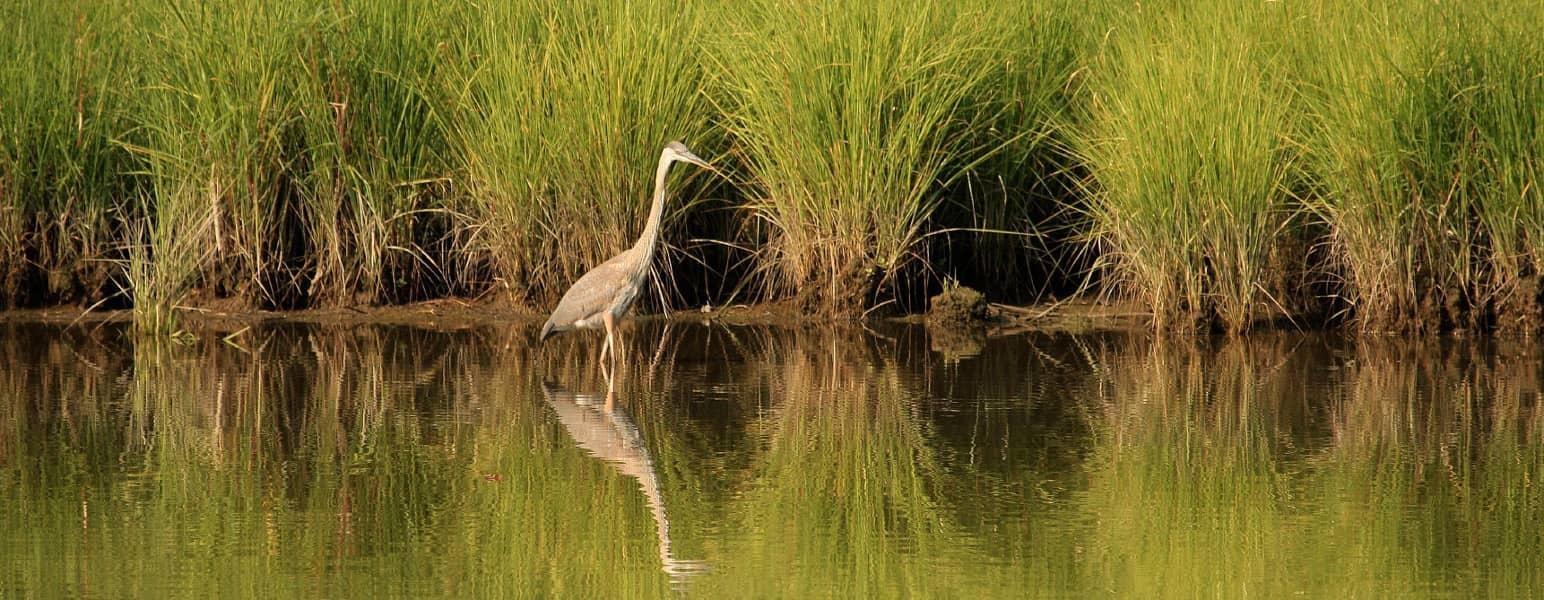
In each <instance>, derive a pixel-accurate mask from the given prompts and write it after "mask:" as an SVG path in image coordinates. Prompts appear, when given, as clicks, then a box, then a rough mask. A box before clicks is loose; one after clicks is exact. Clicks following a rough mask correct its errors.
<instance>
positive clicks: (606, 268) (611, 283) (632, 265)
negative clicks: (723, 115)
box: [541, 142, 712, 356]
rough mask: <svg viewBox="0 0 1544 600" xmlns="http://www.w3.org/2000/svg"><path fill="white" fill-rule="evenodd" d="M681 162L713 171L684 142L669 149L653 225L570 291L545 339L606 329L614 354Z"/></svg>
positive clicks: (657, 177) (659, 176)
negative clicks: (669, 181) (673, 171)
mask: <svg viewBox="0 0 1544 600" xmlns="http://www.w3.org/2000/svg"><path fill="white" fill-rule="evenodd" d="M678 160H680V161H686V162H690V163H693V164H696V165H700V166H703V167H707V168H710V169H711V168H712V167H709V166H708V164H707V163H706V162H704V161H703V160H702V159H700V158H697V155H695V154H692V152H691V151H690V150H688V149H686V146H684V145H682V144H681V143H680V142H671V143H669V144H667V145H665V150H664V152H662V153H660V157H659V167H658V169H657V170H656V171H655V173H654V200H653V204H652V205H651V206H650V207H649V221H648V224H646V225H645V226H644V228H643V235H641V236H639V237H638V241H637V242H636V243H634V244H633V247H632V248H628V249H627V250H625V251H623V252H622V253H621V254H618V255H616V256H613V257H611V259H609V260H607V261H606V262H603V263H601V264H600V266H597V267H595V268H593V269H590V270H589V271H588V272H586V273H585V274H584V275H582V276H580V277H579V280H578V281H575V282H574V285H573V286H572V287H569V288H568V291H567V292H565V293H564V294H563V299H562V300H559V301H558V305H557V308H554V309H552V315H551V316H550V317H548V318H547V322H546V323H545V324H543V325H542V328H541V339H542V340H546V339H547V338H548V337H551V336H552V335H553V334H555V333H560V332H563V331H568V330H571V329H595V328H600V327H604V328H605V329H606V344H605V347H606V348H607V349H613V351H614V348H615V345H614V342H613V338H614V337H615V329H616V322H617V320H619V319H621V318H622V316H623V315H624V314H626V313H627V309H629V308H631V307H632V305H633V301H634V300H637V299H638V293H639V291H640V290H641V289H642V288H643V281H644V279H645V278H646V277H648V274H649V265H650V264H651V263H653V261H654V249H655V247H656V246H658V245H659V222H660V219H661V218H662V217H663V216H664V212H665V175H666V174H667V173H669V171H670V165H671V164H672V163H674V162H675V161H678ZM613 356H614V355H613Z"/></svg>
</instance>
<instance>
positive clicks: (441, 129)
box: [294, 0, 477, 305]
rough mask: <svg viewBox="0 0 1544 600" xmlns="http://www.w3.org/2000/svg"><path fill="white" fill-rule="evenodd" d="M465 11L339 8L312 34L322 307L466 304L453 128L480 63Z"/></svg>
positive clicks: (307, 152) (305, 60) (309, 162)
mask: <svg viewBox="0 0 1544 600" xmlns="http://www.w3.org/2000/svg"><path fill="white" fill-rule="evenodd" d="M475 8H476V7H474V6H472V5H470V4H468V3H465V2H459V1H456V2H436V3H423V2H411V1H405V0H404V1H388V2H348V3H340V4H333V5H331V6H330V7H329V9H328V11H327V12H326V13H325V14H324V19H325V20H324V21H323V24H324V25H325V26H326V28H325V29H321V30H317V31H312V32H305V35H306V40H305V46H304V49H303V52H304V54H303V55H302V56H300V57H299V58H300V60H301V63H302V64H303V65H304V68H305V75H306V77H305V79H304V81H303V82H302V86H301V87H300V89H298V90H297V95H298V96H299V97H300V98H302V99H303V101H304V105H303V106H302V108H301V111H300V112H301V118H302V119H303V122H304V124H303V125H302V129H303V131H304V132H305V140H306V141H305V148H303V154H302V156H300V157H297V159H299V160H303V161H304V172H303V176H304V177H305V180H304V181H303V182H301V183H302V186H303V187H302V190H301V194H302V195H303V199H304V201H303V203H302V205H301V206H300V207H298V208H297V212H299V213H300V215H301V216H300V220H301V221H303V228H302V232H303V234H304V239H305V244H304V245H303V246H302V247H299V248H296V249H295V251H294V253H295V254H297V255H300V256H296V257H295V259H296V260H297V261H298V262H301V263H302V264H303V265H304V270H305V277H306V279H307V281H305V282H304V286H305V287H304V289H302V290H301V291H302V292H303V293H305V294H306V295H307V297H309V298H310V300H311V303H313V304H333V305H336V304H345V303H376V302H401V301H406V300H413V299H420V298H424V297H437V296H442V295H446V294H450V293H456V292H465V291H467V286H468V285H475V283H474V282H473V280H474V279H475V276H474V274H473V273H470V272H468V271H467V270H466V269H467V268H469V266H468V265H467V263H465V262H464V261H461V260H459V257H458V256H457V252H458V250H459V249H460V247H461V246H464V245H465V239H464V237H465V236H467V235H469V234H468V231H467V228H468V222H467V218H466V215H465V214H463V212H462V210H463V206H462V205H463V203H464V202H465V199H464V190H463V189H461V188H462V187H464V185H460V184H458V179H459V178H460V177H459V175H460V173H461V171H462V164H461V163H462V161H461V153H460V149H459V146H458V145H457V144H456V142H455V139H454V135H453V128H454V127H455V126H456V123H458V122H459V119H460V118H461V117H462V110H463V105H462V95H463V94H464V93H465V90H464V88H465V85H464V83H463V82H464V80H465V79H466V77H467V76H468V71H469V70H470V69H471V67H470V66H469V65H468V62H467V61H468V55H469V54H471V53H472V52H473V51H474V48H473V47H472V42H473V40H471V39H469V37H468V36H469V34H470V32H471V30H472V25H471V24H470V23H468V22H467V21H468V19H467V18H466V15H467V14H468V13H471V14H477V13H476V10H475Z"/></svg>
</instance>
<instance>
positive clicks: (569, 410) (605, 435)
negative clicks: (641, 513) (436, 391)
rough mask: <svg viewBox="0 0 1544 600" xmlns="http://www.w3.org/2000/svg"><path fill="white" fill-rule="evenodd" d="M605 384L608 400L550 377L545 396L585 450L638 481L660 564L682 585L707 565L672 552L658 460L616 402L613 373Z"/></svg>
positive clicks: (630, 419) (543, 394)
mask: <svg viewBox="0 0 1544 600" xmlns="http://www.w3.org/2000/svg"><path fill="white" fill-rule="evenodd" d="M606 383H607V385H606V395H605V398H604V399H601V398H600V397H599V394H575V393H571V392H567V391H564V390H563V389H562V388H559V387H558V386H556V385H555V384H553V383H552V382H550V381H544V382H542V388H541V389H542V396H543V397H544V398H545V399H546V400H547V404H548V405H550V406H551V407H552V411H553V412H555V413H557V416H558V422H559V423H562V424H563V429H565V430H567V431H568V435H569V436H570V437H572V438H574V442H576V443H578V444H579V447H580V448H583V449H584V450H585V451H586V452H589V453H590V454H591V455H593V456H595V457H596V458H599V459H601V460H603V461H606V462H607V463H609V464H611V465H612V466H614V467H616V469H617V471H619V472H621V473H622V474H623V475H627V476H629V477H632V478H634V479H637V480H638V485H639V486H640V487H641V488H643V496H644V498H645V499H646V500H647V501H648V504H649V512H650V513H651V514H652V515H653V517H654V526H655V528H656V529H657V530H658V532H659V560H660V565H661V566H662V568H663V569H664V571H665V574H666V575H667V576H669V577H670V580H671V582H672V583H675V584H677V585H679V584H681V583H684V582H685V581H686V579H687V578H689V577H691V576H692V575H695V574H697V573H700V572H702V571H704V570H705V565H704V564H703V563H701V562H699V561H687V560H680V559H677V558H675V556H674V555H673V554H672V553H671V550H670V518H669V516H668V515H667V514H666V512H665V499H664V497H663V496H662V495H661V494H660V486H659V476H658V474H657V473H656V472H655V470H654V459H653V458H652V457H651V456H650V455H649V449H648V448H647V447H646V446H644V444H643V436H642V434H641V433H640V432H639V431H638V426H637V425H635V424H634V423H633V419H632V417H631V416H629V415H628V414H627V409H624V408H622V407H620V406H617V405H616V401H615V399H616V393H615V392H616V386H615V385H613V383H612V380H611V379H610V378H609V377H608V378H607V382H606Z"/></svg>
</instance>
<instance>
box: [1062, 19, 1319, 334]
mask: <svg viewBox="0 0 1544 600" xmlns="http://www.w3.org/2000/svg"><path fill="white" fill-rule="evenodd" d="M1278 13H1279V8H1277V7H1271V6H1244V5H1237V4H1235V3H1227V2H1205V3H1201V4H1185V5H1172V6H1171V5H1165V4H1160V5H1149V6H1147V7H1145V8H1144V9H1143V10H1141V11H1138V12H1135V13H1133V14H1131V15H1129V16H1127V17H1125V18H1123V19H1120V20H1118V21H1117V25H1116V27H1115V29H1114V30H1113V31H1112V32H1111V34H1110V36H1109V42H1108V45H1107V47H1106V48H1105V49H1104V50H1103V52H1102V54H1101V56H1100V57H1099V59H1098V60H1097V62H1096V64H1095V67H1094V73H1093V75H1092V77H1091V83H1090V88H1091V89H1090V91H1089V95H1090V100H1089V106H1088V111H1089V114H1088V115H1087V117H1086V123H1085V124H1083V125H1082V126H1081V127H1080V130H1079V136H1078V140H1077V142H1076V143H1077V148H1078V154H1079V156H1080V157H1081V159H1082V161H1083V164H1084V165H1085V166H1086V168H1087V170H1088V174H1089V178H1090V181H1091V183H1090V184H1089V186H1088V187H1087V188H1086V190H1085V192H1086V194H1087V202H1088V207H1087V215H1088V218H1089V231H1088V233H1089V235H1091V236H1092V237H1093V239H1094V240H1095V241H1096V243H1097V244H1098V246H1099V248H1100V250H1101V251H1102V259H1101V264H1100V266H1101V267H1102V268H1104V269H1107V271H1108V273H1109V275H1110V276H1111V277H1112V278H1113V287H1114V288H1115V289H1118V290H1120V291H1122V292H1124V293H1126V294H1129V295H1131V296H1133V297H1135V298H1136V299H1137V300H1138V301H1140V302H1141V303H1143V304H1145V305H1146V306H1147V307H1148V308H1149V309H1150V310H1151V311H1152V313H1153V315H1154V317H1155V320H1156V321H1157V322H1158V324H1159V326H1160V327H1164V326H1180V327H1191V326H1194V325H1197V324H1202V325H1208V324H1218V325H1221V326H1223V327H1225V328H1226V329H1228V330H1229V331H1233V332H1238V331H1243V330H1245V329H1247V328H1249V327H1250V325H1251V323H1253V322H1254V320H1255V319H1256V318H1257V316H1259V315H1260V314H1261V311H1262V309H1263V307H1264V306H1265V305H1266V304H1267V299H1268V298H1269V290H1268V289H1267V287H1266V284H1267V282H1268V275H1269V274H1268V273H1267V270H1268V260H1269V259H1270V257H1271V255H1272V253H1273V252H1274V251H1276V250H1277V247H1278V243H1279V241H1280V239H1281V236H1283V235H1284V233H1285V230H1286V228H1287V226H1288V224H1289V222H1290V220H1291V217H1292V212H1291V206H1290V203H1291V199H1292V195H1293V192H1292V189H1291V187H1292V177H1293V172H1294V169H1295V168H1296V164H1297V162H1298V155H1297V151H1296V149H1295V147H1294V144H1293V140H1292V135H1293V129H1292V127H1293V123H1292V119H1291V118H1290V115H1291V108H1290V107H1291V101H1292V93H1291V89H1290V87H1289V85H1288V83H1287V82H1286V81H1283V79H1282V77H1281V76H1280V75H1279V73H1280V71H1281V69H1280V66H1279V64H1277V63H1278V62H1279V61H1280V57H1279V52H1278V51H1277V48H1276V46H1275V44H1273V42H1272V39H1273V36H1272V35H1271V27H1272V24H1273V22H1274V20H1275V19H1276V18H1279V14H1278Z"/></svg>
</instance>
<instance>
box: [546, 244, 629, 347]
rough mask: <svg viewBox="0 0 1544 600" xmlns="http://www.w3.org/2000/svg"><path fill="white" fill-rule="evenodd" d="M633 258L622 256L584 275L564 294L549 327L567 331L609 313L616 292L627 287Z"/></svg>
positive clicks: (627, 255)
mask: <svg viewBox="0 0 1544 600" xmlns="http://www.w3.org/2000/svg"><path fill="white" fill-rule="evenodd" d="M631 257H632V252H630V251H629V252H623V253H621V254H618V255H616V256H613V257H611V259H610V260H607V261H606V262H603V263H601V264H600V266H598V267H595V268H593V269H590V270H589V272H587V273H585V274H584V275H581V276H580V277H579V281H575V282H574V285H573V286H571V287H569V288H568V291H567V292H564V293H563V299H562V300H559V301H558V306H557V308H554V309H552V316H551V317H548V318H547V323H548V324H549V325H552V326H553V327H554V328H557V329H565V328H567V327H569V326H571V325H573V324H574V322H576V321H580V320H583V319H586V318H589V317H591V316H594V315H595V314H598V313H600V311H603V310H606V307H608V306H611V301H612V300H613V299H614V298H616V295H617V292H618V291H619V290H621V289H622V286H624V285H626V284H627V278H628V275H629V274H630V269H629V268H628V267H629V263H631Z"/></svg>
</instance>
